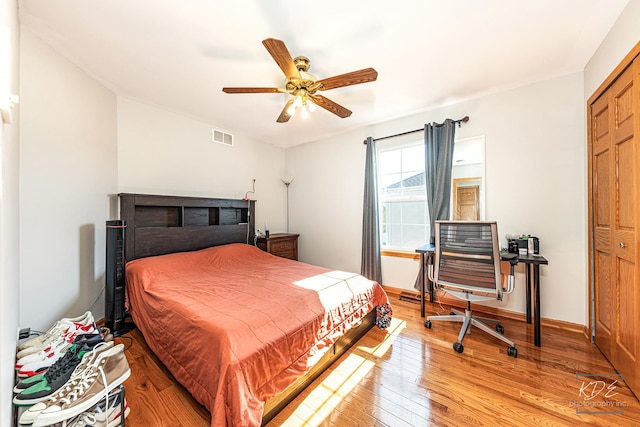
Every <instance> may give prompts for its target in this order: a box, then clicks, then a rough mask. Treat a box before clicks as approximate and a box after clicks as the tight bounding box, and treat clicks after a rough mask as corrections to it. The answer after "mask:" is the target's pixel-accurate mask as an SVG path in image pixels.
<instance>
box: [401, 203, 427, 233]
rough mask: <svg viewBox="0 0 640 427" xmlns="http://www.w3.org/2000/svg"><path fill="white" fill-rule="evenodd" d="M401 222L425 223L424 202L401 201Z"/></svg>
mask: <svg viewBox="0 0 640 427" xmlns="http://www.w3.org/2000/svg"><path fill="white" fill-rule="evenodd" d="M402 223H403V224H412V225H415V224H421V225H422V226H423V228H424V223H425V202H423V201H421V202H403V203H402Z"/></svg>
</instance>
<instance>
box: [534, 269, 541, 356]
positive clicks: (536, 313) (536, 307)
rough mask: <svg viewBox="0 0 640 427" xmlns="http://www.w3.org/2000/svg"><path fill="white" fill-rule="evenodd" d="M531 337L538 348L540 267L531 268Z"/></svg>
mask: <svg viewBox="0 0 640 427" xmlns="http://www.w3.org/2000/svg"><path fill="white" fill-rule="evenodd" d="M533 293H534V296H533V319H534V325H533V336H534V343H535V345H536V346H537V347H540V266H539V265H538V264H535V265H534V266H533Z"/></svg>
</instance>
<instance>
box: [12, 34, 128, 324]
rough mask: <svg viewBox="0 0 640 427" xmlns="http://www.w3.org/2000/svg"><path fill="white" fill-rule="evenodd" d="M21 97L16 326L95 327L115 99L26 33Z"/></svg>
mask: <svg viewBox="0 0 640 427" xmlns="http://www.w3.org/2000/svg"><path fill="white" fill-rule="evenodd" d="M20 95H21V99H20V110H21V111H20V113H21V120H20V326H21V327H26V326H29V327H31V328H33V329H36V330H43V329H46V328H48V327H49V326H50V325H51V324H53V322H54V321H55V320H57V319H59V318H61V317H64V316H72V315H78V314H81V313H83V312H84V311H86V310H89V309H91V310H92V311H93V313H94V316H95V317H96V319H99V318H101V317H103V316H104V298H103V293H102V291H103V288H104V270H105V221H106V220H107V219H109V198H108V196H107V195H108V194H110V193H114V192H115V191H116V189H117V151H116V96H115V95H114V94H113V93H112V92H110V91H109V90H107V89H105V88H104V86H102V85H100V84H99V83H98V82H96V81H95V80H93V79H92V78H90V77H89V76H88V75H87V74H86V73H84V72H83V71H82V70H80V69H79V68H78V67H76V66H75V65H74V64H72V63H71V62H69V61H67V60H66V59H64V58H62V57H61V56H60V55H58V54H57V53H56V52H55V51H54V50H52V49H51V48H50V47H49V46H48V45H46V44H44V43H43V42H42V41H40V39H38V38H37V37H36V36H35V35H33V34H32V33H30V32H29V31H28V30H26V29H25V28H24V27H23V28H22V37H21V67H20Z"/></svg>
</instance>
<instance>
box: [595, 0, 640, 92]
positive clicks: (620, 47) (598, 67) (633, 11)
mask: <svg viewBox="0 0 640 427" xmlns="http://www.w3.org/2000/svg"><path fill="white" fill-rule="evenodd" d="M638 22H640V0H630V1H629V4H627V7H626V8H625V9H624V10H623V11H622V13H621V14H620V17H619V18H618V20H617V21H616V23H615V25H614V26H613V28H612V29H611V30H610V31H609V34H607V37H605V39H604V40H603V41H602V43H601V44H600V47H599V48H598V50H597V51H596V53H595V54H594V55H593V56H592V57H591V59H590V60H589V62H588V63H587V65H586V66H585V68H584V95H585V96H584V97H585V101H586V100H588V99H589V97H591V95H593V93H594V92H595V91H596V89H598V87H599V86H600V84H602V82H603V81H604V80H605V79H606V78H607V77H608V76H609V74H611V72H612V71H613V69H614V68H615V67H617V66H618V64H619V63H620V62H622V59H623V58H624V57H625V56H626V55H627V54H628V53H629V52H630V51H631V49H633V47H634V46H635V45H636V44H637V43H639V42H640V25H638Z"/></svg>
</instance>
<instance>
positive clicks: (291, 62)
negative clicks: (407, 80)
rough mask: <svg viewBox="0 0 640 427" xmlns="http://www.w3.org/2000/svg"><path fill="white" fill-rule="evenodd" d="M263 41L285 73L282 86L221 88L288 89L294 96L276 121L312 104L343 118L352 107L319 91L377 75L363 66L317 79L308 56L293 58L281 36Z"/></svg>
mask: <svg viewBox="0 0 640 427" xmlns="http://www.w3.org/2000/svg"><path fill="white" fill-rule="evenodd" d="M262 44H263V45H264V47H265V48H267V50H268V51H269V53H270V54H271V56H272V57H273V59H274V60H275V61H276V63H277V64H278V66H279V67H280V69H281V70H282V71H283V72H284V75H285V76H286V81H285V84H284V87H283V88H271V87H225V88H222V91H223V92H225V93H289V94H291V95H293V98H291V99H290V100H289V101H288V102H287V103H286V104H285V106H284V108H283V110H282V112H281V113H280V116H278V120H276V121H277V122H278V123H284V122H287V121H289V119H290V118H291V116H293V115H294V114H295V112H296V110H298V109H300V110H301V111H302V114H306V113H307V110H308V111H314V110H315V105H319V106H320V107H322V108H324V109H325V110H327V111H329V112H331V113H333V114H335V115H337V116H338V117H341V118H343V119H344V118H345V117H349V116H350V115H351V111H349V110H348V109H346V108H345V107H343V106H342V105H340V104H338V103H336V102H334V101H332V100H330V99H328V98H326V97H324V96H322V95H320V94H319V93H318V92H320V91H325V90H329V89H335V88H339V87H343V86H350V85H356V84H360V83H367V82H373V81H375V80H376V79H377V78H378V72H377V71H376V70H374V69H373V68H365V69H363V70H359V71H352V72H350V73H345V74H340V75H338V76H334V77H329V78H326V79H320V80H318V79H317V78H316V77H315V76H314V75H313V74H310V73H308V72H307V71H308V70H309V65H310V62H309V58H307V57H305V56H297V57H295V58H293V59H292V58H291V54H290V53H289V50H287V46H286V45H285V44H284V42H283V41H282V40H277V39H266V40H263V41H262Z"/></svg>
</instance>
